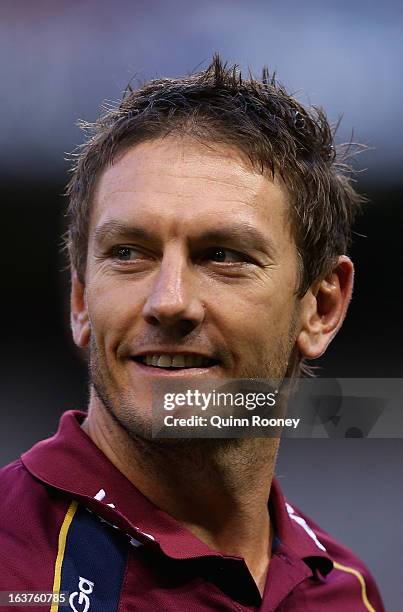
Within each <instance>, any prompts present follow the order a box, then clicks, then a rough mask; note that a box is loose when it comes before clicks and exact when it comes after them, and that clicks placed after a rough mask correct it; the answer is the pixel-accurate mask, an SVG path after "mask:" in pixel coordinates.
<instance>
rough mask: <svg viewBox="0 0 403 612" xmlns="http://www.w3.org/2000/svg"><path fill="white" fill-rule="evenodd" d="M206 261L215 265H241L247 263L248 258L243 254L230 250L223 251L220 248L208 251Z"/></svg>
mask: <svg viewBox="0 0 403 612" xmlns="http://www.w3.org/2000/svg"><path fill="white" fill-rule="evenodd" d="M206 259H210V260H211V261H214V262H217V263H241V262H245V261H249V259H248V257H247V256H246V255H244V254H243V253H238V252H237V251H232V250H231V249H223V248H220V247H217V248H214V249H210V250H209V251H208V252H207V253H206Z"/></svg>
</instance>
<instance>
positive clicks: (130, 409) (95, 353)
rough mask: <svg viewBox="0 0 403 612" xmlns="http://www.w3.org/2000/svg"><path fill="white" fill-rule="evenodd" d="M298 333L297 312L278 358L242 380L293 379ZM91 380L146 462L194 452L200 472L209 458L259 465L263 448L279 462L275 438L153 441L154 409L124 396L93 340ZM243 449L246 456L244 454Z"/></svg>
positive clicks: (248, 370)
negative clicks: (291, 374) (145, 409)
mask: <svg viewBox="0 0 403 612" xmlns="http://www.w3.org/2000/svg"><path fill="white" fill-rule="evenodd" d="M295 330H296V316H295V312H294V315H293V317H292V320H291V323H290V327H289V330H288V334H287V335H286V337H285V338H284V337H283V338H281V339H279V341H278V345H277V349H276V350H275V351H274V355H275V356H274V358H272V359H271V360H268V359H267V360H266V361H261V362H260V364H259V365H255V366H251V365H250V364H248V365H247V366H246V367H245V368H244V369H243V371H242V372H240V373H239V376H238V377H239V378H252V379H264V380H277V381H281V380H283V379H284V378H285V377H287V376H289V375H290V368H291V364H292V362H293V361H294V359H295V351H296V349H295ZM89 376H90V382H91V385H92V388H93V390H94V391H95V393H96V395H97V397H98V399H99V400H100V402H101V405H102V409H104V410H105V412H106V413H107V415H109V417H110V418H111V419H112V421H113V422H115V424H117V425H118V426H119V427H120V428H121V429H123V430H124V432H125V433H126V434H127V436H128V437H129V438H130V439H131V441H132V443H133V444H134V445H135V447H136V448H137V450H139V451H140V453H141V455H142V456H143V457H144V461H145V462H146V461H147V457H148V458H149V459H150V460H152V459H153V458H154V459H155V454H157V455H163V456H164V457H165V458H166V459H167V458H168V459H169V457H172V458H173V457H176V459H177V458H178V454H179V455H182V456H183V457H188V456H189V451H191V457H192V462H193V464H198V465H197V467H198V468H199V469H201V468H204V467H205V466H206V465H207V464H208V463H209V462H208V461H207V462H206V459H207V457H208V456H210V457H212V456H215V459H216V460H217V459H218V458H219V457H221V459H223V460H224V461H225V460H226V461H228V456H230V457H231V461H236V462H240V463H244V462H245V460H246V458H247V462H248V464H249V465H253V463H254V461H258V458H259V457H258V456H259V455H261V452H262V449H263V448H265V449H266V450H265V452H266V460H268V459H269V460H270V461H271V462H272V463H273V464H274V462H275V459H276V455H277V449H278V442H279V441H278V439H277V440H276V439H274V438H265V439H264V438H180V439H178V438H175V439H172V438H153V437H152V420H151V417H150V413H151V407H150V410H149V413H148V416H147V415H144V412H143V410H142V409H141V407H140V406H138V405H136V398H135V397H133V394H132V393H128V392H123V393H122V391H121V390H120V389H119V390H118V389H117V388H116V385H115V384H114V381H113V379H112V377H111V375H110V371H109V369H108V367H107V365H106V363H105V360H104V358H103V356H102V355H101V353H100V351H99V350H98V347H97V344H96V341H95V340H94V338H93V337H91V339H90V350H89ZM242 449H243V450H244V451H245V452H240V451H241V450H242ZM267 453H268V454H269V455H270V458H269V457H267ZM225 458H226V459H225Z"/></svg>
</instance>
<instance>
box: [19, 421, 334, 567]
mask: <svg viewBox="0 0 403 612" xmlns="http://www.w3.org/2000/svg"><path fill="white" fill-rule="evenodd" d="M85 417H86V413H85V412H81V411H78V410H70V411H68V412H65V413H64V414H63V415H62V417H61V419H60V424H59V429H58V431H57V433H56V434H55V435H54V436H53V437H51V438H49V439H47V440H43V441H41V442H38V443H37V444H36V445H35V446H33V447H32V448H31V449H30V450H29V451H27V452H26V453H24V454H23V455H22V456H21V459H22V462H23V464H24V465H25V467H26V468H27V469H28V471H29V472H30V473H31V474H32V475H33V476H35V477H36V478H38V479H39V480H41V481H42V482H44V483H46V484H47V485H50V486H52V487H55V488H57V489H59V490H61V491H64V492H65V493H67V494H70V495H72V496H74V497H75V498H78V499H80V500H82V501H83V503H84V504H85V505H86V506H87V507H88V508H90V509H92V510H93V511H94V512H96V513H97V514H98V515H99V516H101V517H102V518H104V519H105V520H107V521H108V522H110V523H112V524H114V525H116V526H117V527H119V528H120V529H123V530H124V531H126V532H127V533H128V534H129V535H131V536H132V537H133V538H135V540H136V541H138V542H140V543H141V544H145V545H150V546H157V547H159V548H160V549H161V550H162V551H163V552H164V553H165V554H166V555H168V556H170V557H172V558H175V559H186V558H187V559H189V558H196V557H218V558H221V559H222V558H223V555H220V554H219V553H217V551H214V550H212V549H211V548H209V547H208V546H207V545H206V544H204V543H203V542H202V541H201V540H199V539H198V538H196V537H195V536H193V534H192V533H191V532H189V531H188V530H187V529H185V528H184V527H182V525H180V523H178V522H177V521H176V520H175V519H174V518H173V517H171V516H170V515H168V514H167V513H166V512H164V511H162V510H160V509H159V508H157V507H156V506H155V505H154V504H153V503H152V502H151V501H150V500H148V499H147V498H146V497H144V495H142V493H141V492H140V491H139V490H138V489H137V488H136V487H135V486H134V485H133V484H132V483H131V482H130V481H129V480H128V479H127V478H126V477H125V476H124V475H123V474H122V473H121V472H120V471H119V470H118V469H117V468H116V467H115V466H114V465H113V464H112V463H111V462H110V461H109V459H107V457H106V456H105V455H104V454H103V453H102V452H101V451H100V450H99V449H98V447H97V446H96V445H95V444H94V442H93V441H92V440H91V438H90V437H89V436H88V435H87V434H86V433H85V432H84V430H83V429H82V428H81V423H82V422H83V420H84V418H85ZM269 508H270V517H271V519H272V521H273V524H274V525H275V533H276V537H277V541H278V542H279V545H280V546H281V548H282V551H283V553H284V552H287V551H289V552H290V553H291V554H292V556H293V557H295V556H296V557H298V558H299V559H301V560H303V561H304V562H305V563H306V564H307V565H308V566H309V567H310V568H311V569H312V571H315V570H316V569H318V570H319V571H320V573H321V574H322V575H324V576H325V575H326V574H327V573H329V572H330V570H331V569H332V567H333V563H332V560H331V558H330V557H329V555H328V554H327V553H326V551H325V550H321V548H320V547H319V546H318V543H317V542H315V539H314V538H313V537H312V534H309V527H308V531H307V530H306V529H305V528H304V527H303V525H302V524H301V523H303V522H304V519H302V518H301V517H298V515H297V514H295V511H293V509H292V508H291V506H288V510H287V505H286V502H285V499H284V497H283V494H282V492H281V489H280V486H279V484H278V482H277V480H276V479H275V478H274V479H273V482H272V486H271V491H270V497H269ZM290 508H291V510H290ZM292 511H293V512H294V516H293V512H292ZM290 515H291V516H290ZM295 517H298V518H297V519H296V518H295ZM313 535H314V534H313ZM319 544H320V543H319ZM233 559H234V560H235V559H237V557H234V558H233Z"/></svg>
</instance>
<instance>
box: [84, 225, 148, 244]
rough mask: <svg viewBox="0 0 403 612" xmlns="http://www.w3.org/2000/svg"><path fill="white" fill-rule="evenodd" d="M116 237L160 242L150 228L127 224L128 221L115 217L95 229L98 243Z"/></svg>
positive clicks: (95, 237)
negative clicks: (122, 221)
mask: <svg viewBox="0 0 403 612" xmlns="http://www.w3.org/2000/svg"><path fill="white" fill-rule="evenodd" d="M116 238H128V239H130V240H140V241H142V242H146V241H153V242H160V239H159V238H158V236H157V235H156V234H153V233H152V232H150V231H149V230H146V229H145V228H143V227H140V226H135V225H126V223H121V222H120V221H117V220H115V219H112V220H110V221H105V223H103V224H102V225H100V226H99V227H97V228H96V229H95V232H94V241H95V243H96V244H102V242H105V241H107V240H113V239H116Z"/></svg>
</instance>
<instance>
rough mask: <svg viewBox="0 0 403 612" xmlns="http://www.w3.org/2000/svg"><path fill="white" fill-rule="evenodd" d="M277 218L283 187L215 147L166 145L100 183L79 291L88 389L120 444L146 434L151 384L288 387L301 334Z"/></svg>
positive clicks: (285, 236)
mask: <svg viewBox="0 0 403 612" xmlns="http://www.w3.org/2000/svg"><path fill="white" fill-rule="evenodd" d="M288 217H289V204H288V203H287V196H286V193H285V191H284V189H283V188H282V187H281V185H280V184H279V183H278V182H277V181H274V182H273V181H271V180H269V179H268V178H267V177H265V176H263V175H262V174H260V173H259V172H257V171H255V170H254V169H253V168H252V166H251V164H250V163H249V162H248V161H247V160H246V159H245V158H244V157H243V156H242V154H241V153H240V152H239V151H237V150H236V149H234V148H232V147H230V146H226V145H215V144H214V145H211V146H207V145H203V144H200V143H196V142H195V141H193V140H191V139H186V138H185V139H179V138H173V137H168V138H166V139H164V140H155V141H151V142H146V143H143V144H141V145H138V146H135V147H134V148H132V149H130V150H129V151H128V152H126V153H125V154H124V155H123V156H122V157H121V158H120V159H119V160H118V161H116V162H115V164H114V165H113V166H111V167H109V168H107V169H106V170H105V171H104V172H103V174H102V176H101V177H100V180H99V183H98V187H97V191H96V194H95V197H94V201H93V206H92V211H91V218H90V232H89V245H88V261H87V271H86V281H85V289H84V303H85V309H86V311H87V313H88V317H89V322H90V342H89V343H90V364H91V377H92V382H93V385H94V387H95V389H96V391H97V394H98V396H99V397H100V399H101V400H102V401H103V403H104V404H105V405H106V406H107V408H108V409H109V411H112V412H113V413H114V414H115V416H116V417H117V418H118V420H119V421H120V422H121V423H122V424H123V425H124V427H125V428H126V429H127V430H128V431H130V432H131V433H133V434H135V433H138V432H139V431H144V427H145V426H146V427H147V428H148V427H149V424H150V422H151V406H150V382H151V381H153V380H156V379H158V377H162V376H164V377H165V380H169V378H171V379H177V378H178V377H186V378H194V379H197V378H200V377H208V378H220V379H228V378H245V377H257V378H271V379H276V378H277V379H278V378H282V377H283V376H284V375H285V373H286V370H287V365H288V362H289V359H290V354H291V352H292V350H293V349H294V346H295V339H296V335H297V328H298V300H297V298H296V296H295V290H296V286H297V282H298V266H297V254H296V247H295V244H294V241H293V239H292V237H291V231H290V228H289V225H288V223H287V219H288ZM170 366H171V367H170ZM172 366H173V367H172ZM184 366H185V367H184Z"/></svg>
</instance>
